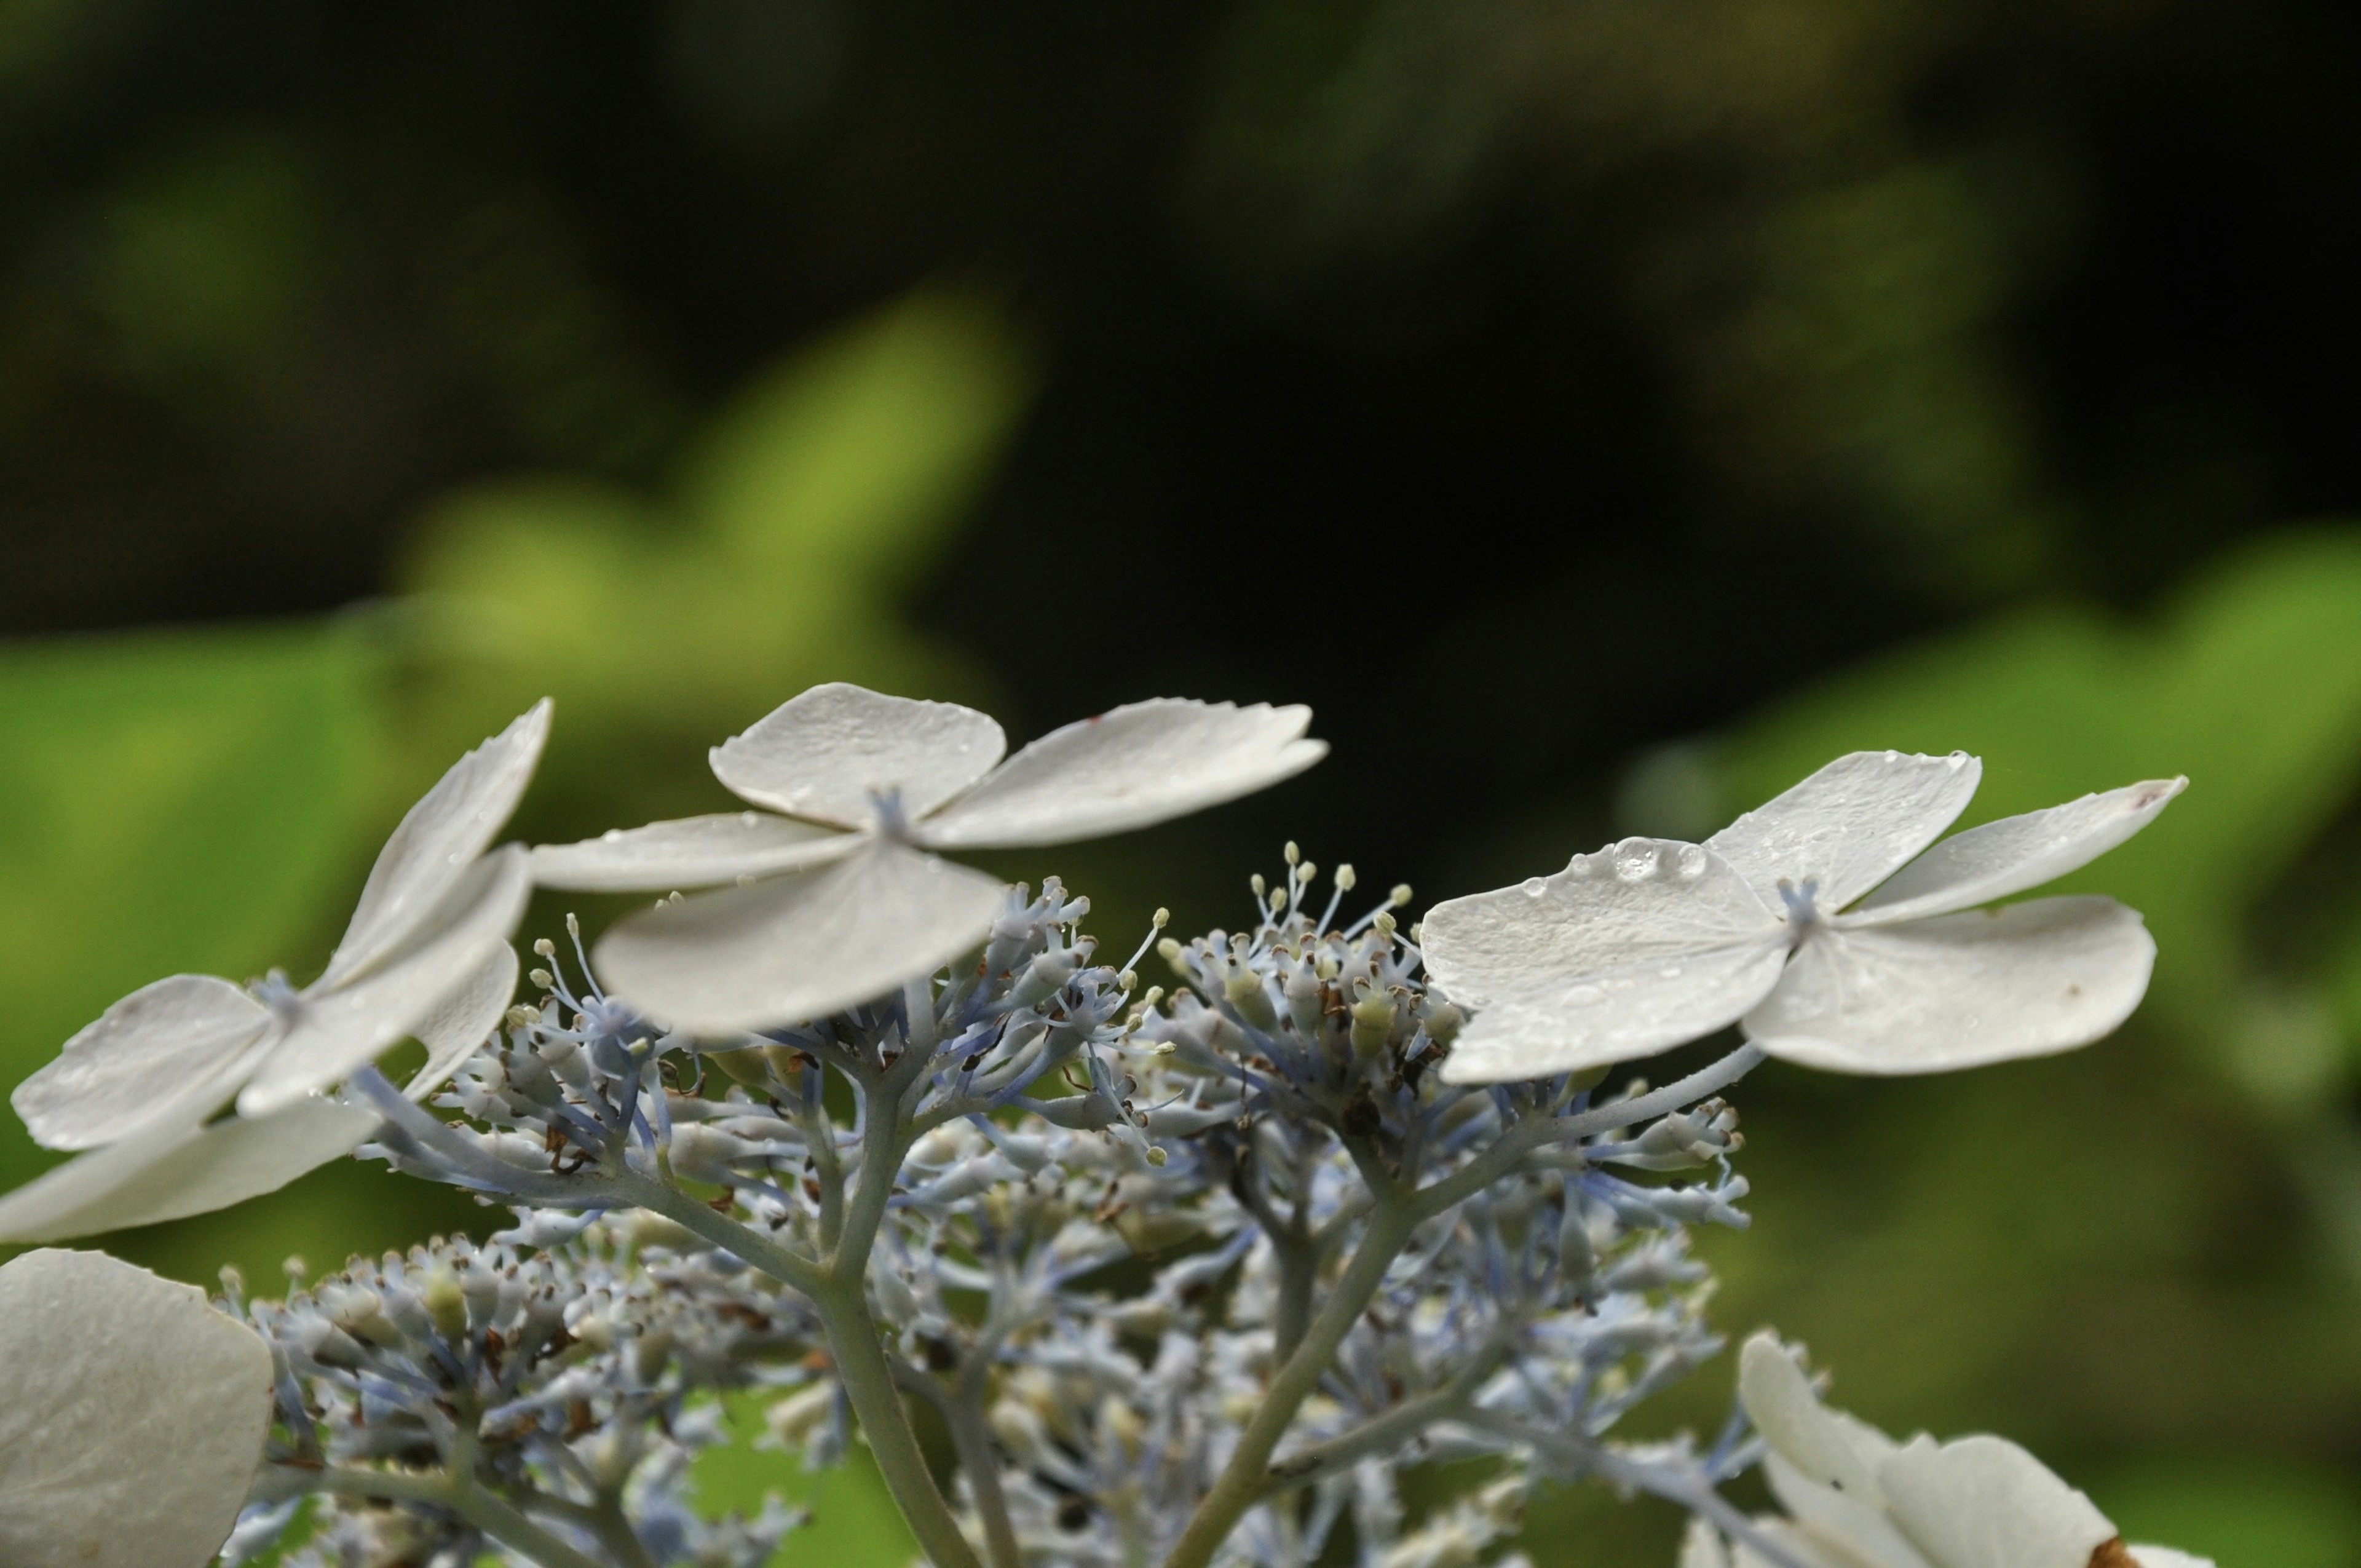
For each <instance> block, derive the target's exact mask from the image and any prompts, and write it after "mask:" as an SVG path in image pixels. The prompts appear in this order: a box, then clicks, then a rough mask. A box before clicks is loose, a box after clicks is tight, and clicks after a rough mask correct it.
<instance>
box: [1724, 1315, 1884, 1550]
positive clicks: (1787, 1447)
mask: <svg viewBox="0 0 2361 1568" xmlns="http://www.w3.org/2000/svg"><path fill="white" fill-rule="evenodd" d="M1738 1402H1739V1403H1740V1404H1741V1405H1742V1406H1744V1407H1745V1409H1746V1416H1747V1419H1748V1420H1751V1421H1752V1422H1753V1423H1754V1430H1755V1431H1758V1432H1761V1433H1762V1434H1763V1442H1766V1443H1768V1444H1769V1445H1770V1447H1771V1451H1772V1452H1773V1453H1776V1454H1778V1455H1780V1456H1781V1457H1782V1458H1784V1460H1786V1461H1787V1463H1788V1464H1792V1465H1794V1466H1795V1469H1796V1470H1797V1471H1799V1472H1800V1473H1802V1475H1804V1476H1805V1477H1806V1478H1807V1479H1809V1480H1811V1481H1813V1482H1815V1483H1817V1484H1820V1485H1823V1486H1836V1487H1837V1488H1839V1490H1841V1491H1844V1492H1847V1493H1849V1494H1850V1495H1851V1496H1853V1497H1858V1498H1861V1500H1862V1501H1864V1502H1866V1503H1868V1504H1869V1505H1870V1506H1872V1507H1877V1506H1879V1504H1880V1498H1879V1496H1878V1491H1877V1466H1878V1465H1879V1464H1883V1462H1884V1461H1885V1460H1886V1459H1887V1458H1888V1457H1889V1456H1891V1455H1892V1453H1894V1442H1893V1440H1892V1439H1890V1438H1888V1437H1887V1436H1886V1435H1885V1434H1884V1433H1883V1432H1881V1431H1877V1430H1876V1429H1875V1428H1874V1427H1871V1426H1869V1425H1867V1424H1865V1423H1863V1422H1861V1421H1857V1420H1852V1419H1851V1418H1850V1417H1847V1416H1844V1415H1842V1414H1841V1413H1840V1412H1838V1411H1835V1410H1831V1409H1828V1407H1827V1406H1826V1405H1823V1404H1821V1403H1820V1397H1819V1395H1818V1394H1817V1392H1815V1391H1814V1389H1813V1387H1812V1384H1811V1379H1810V1378H1808V1377H1806V1376H1805V1375H1804V1369H1803V1367H1802V1366H1801V1365H1797V1363H1796V1360H1795V1353H1794V1352H1793V1351H1790V1350H1789V1349H1788V1348H1787V1347H1786V1346H1785V1345H1784V1344H1782V1343H1779V1339H1778V1336H1777V1335H1775V1334H1773V1333H1771V1332H1767V1331H1765V1332H1759V1333H1756V1334H1753V1335H1751V1336H1750V1337H1749V1338H1748V1339H1747V1341H1746V1343H1745V1345H1744V1346H1743V1347H1742V1348H1741V1350H1740V1351H1739V1353H1738Z"/></svg>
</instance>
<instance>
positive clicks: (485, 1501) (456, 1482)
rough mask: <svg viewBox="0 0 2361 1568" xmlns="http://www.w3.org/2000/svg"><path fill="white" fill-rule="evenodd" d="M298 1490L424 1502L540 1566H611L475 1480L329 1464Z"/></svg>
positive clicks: (308, 1476) (309, 1476)
mask: <svg viewBox="0 0 2361 1568" xmlns="http://www.w3.org/2000/svg"><path fill="white" fill-rule="evenodd" d="M301 1489H302V1490H303V1491H306V1492H334V1493H337V1494H339V1495H340V1496H343V1497H368V1498H372V1499H374V1500H376V1501H378V1502H386V1503H423V1504H426V1505H428V1506H430V1507H434V1508H444V1509H447V1510H448V1511H449V1512H451V1513H453V1514H456V1516H458V1517H459V1518H460V1519H465V1520H467V1522H468V1523H469V1524H471V1525H474V1526H475V1527H476V1528H477V1529H478V1530H482V1531H483V1532H484V1533H485V1534H486V1535H489V1536H490V1537H491V1538H492V1539H493V1540H494V1541H499V1542H500V1544H501V1545H502V1546H506V1547H509V1548H511V1549H512V1550H514V1551H517V1552H523V1553H524V1554H525V1555H526V1556H527V1557H530V1558H532V1559H533V1561H534V1562H535V1563H540V1564H542V1568H611V1565H610V1564H607V1563H600V1562H599V1561H598V1559H597V1558H594V1557H589V1556H586V1555H584V1554H583V1553H582V1552H577V1551H576V1550H575V1549H574V1548H573V1547H571V1546H568V1545H566V1542H564V1541H560V1540H558V1539H557V1537H555V1536H554V1535H552V1534H550V1533H549V1532H548V1531H547V1530H543V1529H542V1528H541V1527H540V1526H539V1525H537V1524H534V1523H533V1521H532V1520H531V1519H527V1518H525V1516H524V1515H523V1514H522V1513H520V1512H518V1511H517V1510H516V1509H515V1508H511V1506H510V1505H509V1504H508V1503H507V1502H505V1501H504V1500H502V1499H501V1498H500V1497H495V1496H493V1495H492V1494H491V1493H489V1492H487V1491H485V1490H484V1489H483V1488H481V1487H480V1486H476V1485H475V1484H474V1482H473V1481H470V1480H467V1479H465V1478H462V1477H455V1476H453V1475H448V1474H445V1473H442V1472H435V1473H433V1474H425V1475H420V1474H412V1475H402V1474H399V1473H395V1472H390V1471H379V1470H346V1469H338V1468H329V1469H324V1470H314V1471H309V1472H306V1473H304V1474H303V1476H302V1482H301Z"/></svg>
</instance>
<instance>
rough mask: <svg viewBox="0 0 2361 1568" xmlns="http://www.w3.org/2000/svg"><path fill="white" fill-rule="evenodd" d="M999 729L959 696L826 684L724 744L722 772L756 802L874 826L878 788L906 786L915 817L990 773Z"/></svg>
mask: <svg viewBox="0 0 2361 1568" xmlns="http://www.w3.org/2000/svg"><path fill="white" fill-rule="evenodd" d="M1007 748H1008V740H1007V737H1006V736H1005V735H1003V734H1002V733H1001V729H1000V726H999V725H998V724H995V723H994V722H993V720H992V719H991V718H989V717H987V716H986V715H984V714H981V713H978V712H976V711H975V709H973V708H972V707H960V706H959V705H958V704H957V703H950V702H919V701H917V700H914V699H912V698H910V697H901V696H884V695H882V694H880V693H877V692H873V691H868V690H865V689H863V688H862V687H860V686H856V685H846V684H845V683H843V682H841V681H832V682H829V684H828V685H817V686H814V687H812V688H811V689H810V690H809V691H807V692H805V693H803V694H802V695H801V696H796V697H794V698H791V699H790V700H788V701H787V702H785V703H782V704H781V705H780V706H779V707H776V708H774V709H773V710H772V711H771V712H770V713H769V714H768V715H766V716H765V717H764V718H761V719H759V720H757V721H756V722H755V723H753V724H752V725H750V726H749V727H748V728H747V729H745V730H744V731H743V732H742V733H741V734H738V735H735V736H732V737H731V738H730V740H725V741H723V742H722V743H721V744H720V745H719V746H716V747H715V748H714V749H713V752H712V762H713V776H714V777H716V778H718V779H719V780H720V781H721V782H722V783H723V784H727V785H728V786H729V787H730V790H731V792H732V793H734V794H736V795H739V796H740V797H741V798H743V799H746V800H751V801H752V802H753V803H754V804H755V805H757V806H769V807H771V808H772V809H773V810H774V811H784V812H786V813H787V814H788V815H789V816H792V817H808V818H810V819H811V820H813V821H815V822H828V823H833V824H835V825H836V826H837V827H840V828H867V827H869V826H870V825H871V823H872V822H873V821H874V820H875V817H876V813H875V811H874V809H873V807H872V806H871V804H870V797H871V795H873V794H874V793H876V792H880V791H884V790H897V791H899V792H900V794H901V799H902V811H903V814H904V815H905V816H906V817H910V818H911V819H913V820H915V819H916V818H917V817H922V816H924V815H925V814H926V813H928V812H929V811H931V810H933V809H934V808H935V807H936V806H940V805H941V804H942V803H943V802H944V801H947V800H949V799H950V798H951V797H952V796H953V795H957V794H959V793H960V791H961V790H963V789H965V788H967V786H968V785H970V784H973V783H974V782H975V781H976V780H978V779H980V778H982V777H983V775H984V774H985V773H988V772H990V771H991V768H992V764H993V763H994V762H998V761H1000V756H1001V753H1002V752H1003V751H1006V750H1007Z"/></svg>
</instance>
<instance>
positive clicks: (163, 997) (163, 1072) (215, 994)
mask: <svg viewBox="0 0 2361 1568" xmlns="http://www.w3.org/2000/svg"><path fill="white" fill-rule="evenodd" d="M270 1025H271V1017H270V1010H269V1008H267V1007H265V1006H263V1005H262V1003H259V1002H257V1001H256V1000H254V998H252V997H251V996H248V995H247V993H246V992H243V991H241V990H239V989H238V988H237V987H236V986H235V985H232V984H231V983H230V982H229V981H225V980H216V979H214V977H213V976H212V975H207V974H176V975H173V976H171V977H170V978H169V979H166V980H159V981H154V982H153V983H151V984H148V985H143V986H141V987H140V988H139V989H138V990H137V991H135V992H132V993H131V994H130V995H128V996H126V997H125V998H124V999H123V1000H122V1001H120V1002H118V1003H115V1005H114V1006H112V1007H110V1008H108V1009H107V1010H106V1011H105V1012H104V1013H103V1014H99V1016H98V1020H97V1021H96V1022H95V1023H93V1024H89V1025H85V1026H83V1027H82V1029H81V1030H79V1031H78V1032H77V1033H76V1034H75V1035H74V1036H73V1038H71V1039H70V1040H68V1041H67V1042H66V1043H65V1046H64V1047H63V1048H62V1049H61V1050H60V1051H59V1052H58V1054H57V1056H56V1058H54V1059H52V1060H50V1061H49V1063H47V1064H46V1065H44V1066H43V1067H42V1068H41V1069H40V1070H39V1071H38V1072H36V1073H34V1074H33V1075H32V1076H31V1077H30V1078H27V1080H25V1081H24V1082H22V1083H20V1084H18V1085H17V1086H16V1092H15V1093H13V1094H11V1095H10V1096H9V1097H8V1102H9V1103H10V1104H12V1105H14V1106H15V1107H16V1114H17V1115H19V1116H21V1117H23V1118H24V1122H25V1125H26V1127H27V1129H28V1130H29V1131H30V1132H31V1133H32V1135H33V1141H34V1142H35V1143H37V1144H39V1145H41V1146H43V1147H45V1148H53V1149H91V1148H97V1147H100V1146H103V1145H105V1144H110V1143H113V1142H114V1141H115V1139H116V1138H119V1137H121V1136H123V1135H125V1134H126V1133H127V1132H129V1131H130V1130H131V1129H133V1128H134V1127H137V1126H139V1125H140V1124H143V1123H146V1122H148V1121H149V1120H151V1119H153V1118H154V1116H155V1114H156V1113H157V1111H158V1108H159V1102H161V1100H163V1099H165V1098H174V1099H177V1098H178V1097H177V1095H174V1094H173V1092H172V1091H174V1090H175V1089H176V1088H179V1087H186V1088H188V1089H189V1090H190V1091H192V1092H194V1091H196V1088H197V1086H198V1085H200V1084H203V1083H214V1084H216V1085H218V1088H217V1090H216V1091H215V1092H216V1093H217V1099H216V1100H215V1104H218V1103H220V1102H223V1101H226V1100H227V1099H228V1098H229V1096H230V1095H231V1094H233V1093H235V1092H236V1089H237V1084H238V1080H239V1077H240V1076H241V1074H242V1069H243V1067H245V1066H250V1065H251V1061H252V1058H254V1057H255V1055H256V1053H257V1050H258V1047H260V1046H261V1044H262V1041H263V1036H264V1035H265V1033H266V1032H267V1031H269V1028H270ZM204 1109H205V1110H211V1109H213V1106H207V1107H205V1108H204ZM198 1114H199V1115H203V1111H200V1112H199V1113H198Z"/></svg>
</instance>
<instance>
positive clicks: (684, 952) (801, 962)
mask: <svg viewBox="0 0 2361 1568" xmlns="http://www.w3.org/2000/svg"><path fill="white" fill-rule="evenodd" d="M1311 718H1312V714H1311V710H1310V709H1309V708H1305V707H1269V706H1268V705H1266V704H1256V705H1254V706H1252V707H1234V706H1232V705H1230V704H1227V703H1222V704H1209V703H1202V702H1191V701H1185V700H1182V699H1180V698H1177V697H1158V698H1155V699H1153V700H1151V701H1148V702H1138V703H1132V704H1129V705H1127V706H1126V707H1118V708H1115V709H1113V710H1111V711H1109V712H1107V713H1104V714H1102V715H1100V716H1099V717H1097V718H1086V719H1083V720H1082V721H1081V722H1079V723H1075V724H1069V725H1067V726H1066V727H1065V728H1064V729H1056V730H1052V731H1051V732H1050V733H1049V734H1047V735H1045V736H1043V737H1041V738H1040V739H1039V740H1036V741H1034V742H1033V743H1032V744H1031V745H1028V746H1027V747H1026V748H1025V749H1024V750H1022V751H1018V752H1017V753H1016V755H1015V756H1013V757H1010V758H1008V759H1007V760H1006V761H1005V762H1003V761H1002V760H1001V758H1002V753H1003V752H1004V751H1006V750H1007V744H1008V742H1007V739H1006V737H1005V736H1004V735H1003V734H1002V732H1001V729H1000V726H999V725H998V724H996V723H994V721H993V720H992V718H990V717H988V716H987V715H984V714H981V713H978V712H976V711H975V710H974V709H972V708H967V707H960V706H958V705H957V704H955V703H947V702H919V701H915V700H912V699H910V698H907V697H897V696H881V695H880V694H878V693H876V692H873V691H867V690H864V689H863V688H862V687H860V686H855V685H843V684H841V683H835V684H830V685H819V686H814V687H813V688H811V689H810V690H809V691H807V692H805V693H804V694H803V695H801V696H797V697H796V698H794V699H793V700H791V701H789V702H787V703H785V705H783V706H782V707H778V708H777V709H775V710H774V711H773V712H772V713H771V714H770V715H769V716H768V717H767V718H763V719H762V720H760V721H759V722H757V723H756V724H754V725H753V726H752V728H750V729H747V730H746V731H745V732H744V733H742V734H740V735H737V736H734V737H732V738H731V739H730V740H728V741H726V742H724V743H723V744H721V745H719V746H717V747H715V748H714V749H713V753H712V762H713V773H714V776H715V777H717V778H719V780H720V781H721V783H722V784H724V785H726V786H727V787H728V788H729V789H730V791H731V792H732V793H733V794H735V795H738V796H739V797H740V798H741V799H742V800H745V801H748V802H750V803H751V804H752V805H753V806H759V807H762V808H763V809H761V810H755V811H743V812H734V813H723V814H720V815H717V816H710V817H688V818H686V819H684V820H681V821H677V822H657V823H652V824H650V825H649V826H647V827H645V828H633V829H631V830H630V831H628V832H625V831H620V830H619V831H615V832H610V833H608V834H606V835H604V836H603V837H601V838H598V839H586V840H585V841H583V842H581V843H578V844H565V845H550V846H544V847H541V848H537V849H535V850H533V880H534V881H535V882H537V883H540V884H541V885H543V886H544V887H556V888H568V889H575V890H581V891H626V890H633V891H654V892H667V891H676V890H680V889H688V888H716V889H719V891H716V892H713V893H708V894H703V895H701V896H698V897H696V898H691V899H686V900H678V901H667V902H666V903H665V904H664V905H660V906H658V907H657V908H656V909H654V910H652V911H648V912H646V913H643V914H641V915H639V916H634V917H632V918H631V919H628V920H625V921H622V922H620V923H619V924H618V925H617V926H616V927H614V929H612V930H611V931H609V933H608V934H607V936H606V938H604V939H603V940H602V941H601V942H600V943H599V945H598V969H599V973H600V978H601V980H602V981H604V982H605V984H606V985H607V986H608V988H609V990H610V991H612V992H615V993H616V994H619V995H620V996H623V997H625V998H627V999H629V1000H630V1001H631V1002H633V1003H636V1004H638V1005H640V1006H642V1007H644V1008H646V1009H647V1010H648V1011H649V1012H651V1013H653V1014H657V1015H658V1016H661V1017H663V1018H664V1019H665V1020H667V1021H668V1022H670V1023H672V1024H673V1025H676V1026H679V1027H683V1028H688V1029H694V1030H700V1031H712V1032H723V1031H730V1030H737V1029H746V1028H755V1027H761V1026H764V1025H776V1024H785V1023H791V1022H794V1021H796V1020H798V1019H803V1018H810V1017H817V1016H818V1015H820V1014H825V1013H830V1012H834V1011H836V1010H838V1009H840V1008H844V1007H848V1006H851V1005H853V1004H854V1003H860V1002H863V1001H866V1000H868V999H869V998H871V997H873V996H876V995H878V994H880V993H882V992H885V991H888V990H891V989H892V988H893V987H895V985H898V984H900V983H901V982H903V981H906V980H908V979H909V978H911V977H912V976H913V975H919V974H925V973H927V972H928V970H933V969H936V968H938V967H939V966H940V965H942V964H944V963H947V962H949V961H950V959H954V958H956V957H958V956H959V954H960V953H961V951H962V950H964V949H965V948H970V947H972V946H973V945H975V944H976V943H977V942H979V941H981V940H983V935H984V932H985V929H986V928H987V927H989V926H990V925H991V924H992V919H993V916H994V915H995V914H996V913H998V911H999V909H1000V905H1001V896H1002V888H1001V884H1000V883H997V882H995V881H994V880H993V879H992V878H990V877H987V876H985V875H983V873H981V872H974V871H971V870H968V869H967V868H965V867H963V866H958V865H954V864H951V863H950V862H948V861H942V860H940V859H939V858H937V857H936V856H935V855H933V854H930V853H928V851H929V850H982V849H1016V848H1025V847H1030V846H1034V845H1040V844H1064V843H1071V842H1073V841H1074V840H1076V839H1091V838H1097V837H1100V836H1103V835H1105V834H1109V833H1117V832H1122V831H1124V830H1126V829H1127V828H1144V827H1147V826H1148V825H1149V824H1150V823H1155V822H1161V821H1164V820H1166V819H1167V818H1169V817H1179V816H1181V815H1183V814H1184V813H1187V812H1191V811H1195V810H1198V809H1200V808H1202V807H1204V806H1213V805H1218V804H1219V803H1221V802H1223V801H1225V800H1231V799H1234V798H1235V797H1236V796H1238V795H1246V794H1250V793H1251V792H1253V791H1255V790H1258V789H1261V788H1263V787H1265V786H1266V785H1268V784H1276V783H1278V782H1279V780H1281V779H1284V778H1287V777H1290V775H1292V774H1295V773H1301V772H1302V771H1303V770H1304V769H1305V768H1308V767H1310V766H1311V765H1312V763H1314V762H1318V761H1319V760H1320V759H1321V758H1322V757H1323V756H1325V755H1326V754H1327V751H1328V748H1327V745H1326V743H1325V742H1323V741H1319V740H1306V739H1304V736H1303V730H1304V728H1305V726H1306V725H1308V724H1309V723H1310V722H1311ZM995 763H996V764H998V765H997V766H995V765H994V764H995ZM732 883H734V884H737V885H734V886H731V885H727V884H732Z"/></svg>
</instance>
